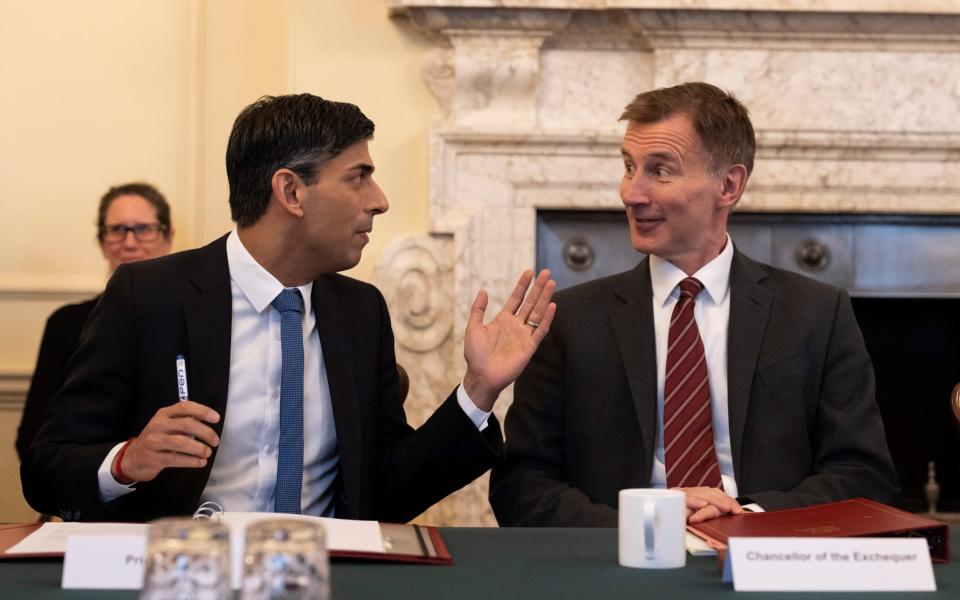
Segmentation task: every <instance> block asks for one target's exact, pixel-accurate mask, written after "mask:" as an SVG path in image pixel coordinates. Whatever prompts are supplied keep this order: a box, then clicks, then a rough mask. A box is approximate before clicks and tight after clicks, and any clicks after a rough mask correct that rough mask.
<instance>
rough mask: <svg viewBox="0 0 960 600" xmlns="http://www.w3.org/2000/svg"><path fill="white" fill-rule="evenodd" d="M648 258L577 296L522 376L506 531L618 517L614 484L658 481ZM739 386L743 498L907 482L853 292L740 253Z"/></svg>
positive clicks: (496, 499)
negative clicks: (881, 406) (889, 436)
mask: <svg viewBox="0 0 960 600" xmlns="http://www.w3.org/2000/svg"><path fill="white" fill-rule="evenodd" d="M652 294H653V292H652V288H651V284H650V267H649V261H648V260H644V261H642V262H641V263H640V264H639V265H638V266H637V267H636V268H634V269H633V270H632V271H628V272H626V273H621V274H619V275H614V276H612V277H607V278H604V279H600V280H597V281H594V282H590V283H586V284H583V285H580V286H576V287H573V288H570V289H569V290H564V291H563V292H560V293H558V294H557V295H556V296H555V301H556V303H557V316H556V319H555V320H554V322H553V325H552V326H551V328H550V333H549V334H547V336H546V338H544V340H543V343H541V344H540V347H539V348H538V350H537V353H536V354H535V355H534V357H533V359H532V360H531V361H530V364H529V365H528V366H527V368H526V370H525V371H524V372H523V374H522V375H521V376H520V378H519V379H518V380H517V385H516V388H515V391H514V403H513V406H511V408H510V411H509V412H508V414H507V419H506V434H507V447H506V462H505V463H504V464H503V465H501V466H498V467H496V468H495V469H494V472H493V476H492V478H491V483H490V501H491V503H492V504H493V509H494V512H495V513H496V516H497V520H498V521H499V522H500V524H501V525H546V526H566V527H578V526H579V527H584V526H594V527H596V526H603V527H615V526H616V525H617V512H616V508H617V494H618V491H619V490H621V489H623V488H636V487H648V486H649V485H650V475H651V472H652V470H653V454H654V445H655V444H656V430H657V362H656V348H655V337H654V331H653V304H652ZM728 331H729V333H728V339H727V394H728V401H729V406H728V411H729V413H728V418H729V420H730V446H731V450H732V453H733V468H734V475H735V477H736V481H737V488H738V492H739V494H740V497H741V501H742V502H747V501H753V502H757V503H759V504H760V506H762V507H763V508H765V509H766V510H774V509H782V508H791V507H799V506H806V505H810V504H818V503H823V502H830V501H833V500H842V499H846V498H852V497H857V496H866V497H868V498H873V499H875V500H880V501H886V500H889V499H890V498H891V497H892V496H893V495H894V494H895V493H896V491H897V485H898V484H897V474H896V471H895V470H894V467H893V463H892V461H891V460H890V453H889V451H888V450H887V444H886V439H885V437H884V432H883V424H882V421H881V419H880V413H879V410H878V409H877V404H876V402H875V400H874V379H873V367H872V365H871V363H870V357H869V356H868V355H867V351H866V347H865V346H864V343H863V336H862V335H861V334H860V329H859V328H858V327H857V322H856V320H855V319H854V315H853V308H852V306H851V304H850V298H849V297H848V296H847V294H846V292H844V291H842V290H839V289H836V288H833V287H830V286H827V285H824V284H821V283H818V282H816V281H814V280H812V279H809V278H806V277H802V276H800V275H796V274H794V273H790V272H788V271H784V270H781V269H775V268H773V267H770V266H767V265H763V264H760V263H757V262H754V261H752V260H750V259H749V258H747V257H746V256H745V255H743V254H741V253H740V252H739V251H737V252H735V254H734V258H733V264H732V266H731V271H730V322H729V327H728Z"/></svg>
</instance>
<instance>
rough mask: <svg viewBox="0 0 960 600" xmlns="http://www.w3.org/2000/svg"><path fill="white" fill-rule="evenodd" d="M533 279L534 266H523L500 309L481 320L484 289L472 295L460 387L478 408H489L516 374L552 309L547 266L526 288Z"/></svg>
mask: <svg viewBox="0 0 960 600" xmlns="http://www.w3.org/2000/svg"><path fill="white" fill-rule="evenodd" d="M532 279H533V271H529V270H528V271H524V272H523V274H522V275H520V279H519V280H518V281H517V285H516V287H515V288H513V292H512V293H511V294H510V297H509V298H508V299H507V302H506V304H504V306H503V309H502V310H501V311H500V312H499V313H498V314H497V316H496V317H495V318H494V319H493V321H491V322H490V323H488V324H486V325H484V324H483V315H484V313H485V312H486V310H487V293H486V292H485V291H484V290H480V292H479V293H477V298H476V300H474V301H473V307H472V308H471V310H470V318H469V320H468V321H467V330H466V332H465V333H464V336H463V355H464V358H466V359H467V373H466V375H464V378H463V387H464V390H465V391H466V392H467V395H468V396H470V399H471V400H473V402H474V404H476V405H477V407H478V408H480V409H482V410H486V411H489V410H491V409H492V408H493V403H494V402H495V401H496V399H497V396H499V395H500V392H501V391H502V390H503V388H505V387H507V386H508V385H510V384H511V383H512V382H513V381H514V380H515V379H516V378H517V377H519V376H520V372H521V371H523V368H524V367H525V366H527V363H528V362H529V361H530V357H532V356H533V352H534V351H535V350H536V349H537V346H538V345H539V344H540V341H541V340H543V337H544V336H545V335H547V332H548V331H549V330H550V323H552V322H553V315H554V314H555V313H556V312H557V306H556V304H553V303H552V302H550V298H552V297H553V290H554V289H555V288H556V286H557V284H556V282H555V281H553V280H552V279H550V271H549V270H546V269H544V270H543V271H540V274H539V275H538V276H537V279H536V281H534V282H533V287H532V288H531V289H530V293H529V294H527V293H526V292H527V288H528V287H530V282H531V280H532Z"/></svg>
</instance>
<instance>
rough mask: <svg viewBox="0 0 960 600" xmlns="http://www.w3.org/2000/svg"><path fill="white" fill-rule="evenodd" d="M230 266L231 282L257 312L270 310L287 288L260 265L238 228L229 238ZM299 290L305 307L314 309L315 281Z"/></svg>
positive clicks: (300, 286)
mask: <svg viewBox="0 0 960 600" xmlns="http://www.w3.org/2000/svg"><path fill="white" fill-rule="evenodd" d="M227 266H228V268H229V269H230V279H232V280H233V282H234V283H235V284H236V285H237V288H239V289H240V292H241V293H242V294H243V295H244V296H245V297H246V299H247V301H248V302H250V304H251V305H252V306H253V308H254V310H256V311H257V312H258V313H262V312H263V311H264V310H265V309H266V308H268V307H269V306H270V303H271V302H273V299H274V298H276V297H277V296H278V295H279V294H280V292H281V291H283V289H284V285H283V284H282V283H280V281H279V280H278V279H277V278H276V277H274V276H273V275H271V274H270V271H267V270H266V269H264V268H263V267H262V266H260V263H258V262H257V261H256V259H255V258H253V255H251V254H250V252H249V251H247V249H246V248H245V247H244V245H243V242H241V241H240V236H239V235H238V234H237V230H236V229H234V230H233V231H231V232H230V235H229V236H227ZM297 289H298V290H300V295H301V296H303V305H304V306H305V307H307V308H308V309H310V308H312V307H313V304H311V298H310V297H311V293H312V292H313V282H312V281H311V282H310V283H306V284H304V285H298V286H297Z"/></svg>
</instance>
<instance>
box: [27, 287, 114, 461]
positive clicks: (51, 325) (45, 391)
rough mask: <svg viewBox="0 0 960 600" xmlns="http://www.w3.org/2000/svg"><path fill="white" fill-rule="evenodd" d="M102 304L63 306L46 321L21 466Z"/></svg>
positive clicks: (32, 383) (89, 302)
mask: <svg viewBox="0 0 960 600" xmlns="http://www.w3.org/2000/svg"><path fill="white" fill-rule="evenodd" d="M99 300H100V296H97V297H96V298H93V299H91V300H86V301H84V302H80V303H78V304H67V305H66V306H61V307H60V308H58V309H57V310H55V311H53V314H52V315H50V318H49V319H47V325H46V327H44V329H43V338H42V339H41V341H40V353H39V354H38V356H37V366H36V368H34V370H33V377H32V378H31V379H30V389H29V390H27V401H26V403H25V404H24V406H23V416H22V417H21V419H20V427H19V428H18V429H17V454H18V455H19V456H20V461H21V462H22V461H23V458H24V456H25V455H26V454H27V449H28V448H29V447H30V444H32V443H33V438H34V436H36V435H37V430H38V429H40V424H41V423H42V422H43V411H45V410H46V408H47V405H48V404H50V399H51V398H53V395H54V394H56V393H57V390H59V389H60V386H62V385H63V382H64V381H65V380H66V378H67V361H69V360H70V357H71V356H73V353H74V352H76V350H77V346H79V345H80V332H81V331H83V326H84V324H86V322H87V318H88V317H89V316H90V313H91V312H92V311H93V307H94V306H96V305H97V301H99Z"/></svg>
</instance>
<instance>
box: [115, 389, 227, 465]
mask: <svg viewBox="0 0 960 600" xmlns="http://www.w3.org/2000/svg"><path fill="white" fill-rule="evenodd" d="M219 420H220V415H219V414H217V411H215V410H213V409H212V408H210V407H209V406H204V405H203V404H199V403H197V402H193V401H191V400H185V401H183V402H177V403H176V404H172V405H170V406H165V407H163V408H161V409H160V410H158V411H157V413H156V414H155V415H153V418H152V419H150V422H149V423H147V426H146V427H144V428H143V431H141V432H140V435H138V436H137V437H135V438H133V440H131V442H130V445H129V446H127V449H126V451H125V452H124V453H123V457H122V459H121V463H120V470H121V471H123V474H124V475H125V476H126V477H128V478H129V479H132V480H134V481H150V480H151V479H153V478H154V477H156V476H157V474H158V473H160V471H162V470H163V469H167V468H170V467H188V468H200V467H203V466H205V465H206V464H207V459H208V458H210V455H211V454H213V450H212V448H215V447H216V446H217V445H218V444H219V443H220V438H219V437H217V434H216V432H215V431H214V430H213V429H212V428H211V427H210V426H209V425H207V423H216V422H217V421H219ZM118 475H119V474H118V473H117V472H116V469H114V470H113V476H114V478H117V480H118V481H119V478H118Z"/></svg>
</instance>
